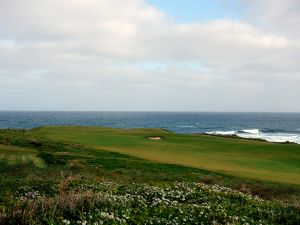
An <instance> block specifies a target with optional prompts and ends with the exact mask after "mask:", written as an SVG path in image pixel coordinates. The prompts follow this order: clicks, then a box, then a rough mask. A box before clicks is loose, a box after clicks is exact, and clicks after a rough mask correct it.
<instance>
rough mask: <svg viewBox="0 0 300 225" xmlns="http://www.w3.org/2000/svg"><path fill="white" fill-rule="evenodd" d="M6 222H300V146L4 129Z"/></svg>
mask: <svg viewBox="0 0 300 225" xmlns="http://www.w3.org/2000/svg"><path fill="white" fill-rule="evenodd" d="M0 175H1V177H0V224H259V223H260V224H298V222H299V221H300V208H299V207H300V204H299V202H300V145H297V144H293V143H285V144H283V143H282V144H279V143H269V142H266V141H261V140H248V139H247V140H246V139H241V138H237V137H235V136H233V137H220V136H212V135H205V134H176V133H172V132H169V131H167V130H164V129H159V128H149V129H118V128H109V127H79V126H61V127H60V126H51V127H39V128H34V129H31V130H23V129H0Z"/></svg>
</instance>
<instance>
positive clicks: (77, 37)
mask: <svg viewBox="0 0 300 225" xmlns="http://www.w3.org/2000/svg"><path fill="white" fill-rule="evenodd" d="M299 24H300V1H299V0H285V1H276V3H275V2H274V1H273V0H185V1H180V0H26V1H25V0H0V110H67V111H68V110H76V111H221V112H224V111H241V112H243V111H247V112H249V111H251V112H253V111H256V112H300V104H299V97H300V63H299V62H300V61H299V59H300V29H299Z"/></svg>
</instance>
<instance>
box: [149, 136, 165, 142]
mask: <svg viewBox="0 0 300 225" xmlns="http://www.w3.org/2000/svg"><path fill="white" fill-rule="evenodd" d="M148 139H150V140H154V141H159V140H161V139H162V138H161V137H148Z"/></svg>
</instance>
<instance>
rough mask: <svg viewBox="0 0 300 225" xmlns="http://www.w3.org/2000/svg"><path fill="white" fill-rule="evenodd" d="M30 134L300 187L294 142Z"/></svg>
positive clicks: (144, 132) (124, 133) (61, 131)
mask: <svg viewBox="0 0 300 225" xmlns="http://www.w3.org/2000/svg"><path fill="white" fill-rule="evenodd" d="M32 132H33V133H34V134H37V135H41V136H45V137H47V138H50V139H52V140H59V141H67V142H74V143H78V144H83V145H87V146H90V147H93V148H96V149H99V150H105V151H113V152H119V153H122V154H126V155H130V156H134V157H138V158H141V159H146V160H149V161H154V162H160V163H168V164H176V165H182V166H187V167H192V168H198V169H204V170H208V171H214V172H220V173H224V174H228V175H233V176H238V177H245V178H253V179H259V180H267V181H273V182H278V183H288V184H298V185H300V145H297V144H278V143H268V142H263V141H253V140H245V139H234V138H226V137H215V136H209V135H203V134H199V135H197V134H194V135H185V134H175V133H172V132H168V131H165V130H162V129H114V128H99V127H84V128H83V127H44V128H39V129H35V130H33V131H32ZM149 137H160V138H161V139H159V140H152V139H151V138H149Z"/></svg>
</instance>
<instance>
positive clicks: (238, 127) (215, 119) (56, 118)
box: [0, 111, 300, 144]
mask: <svg viewBox="0 0 300 225" xmlns="http://www.w3.org/2000/svg"><path fill="white" fill-rule="evenodd" d="M49 125H50V126H55V125H80V126H108V127H119V128H143V127H159V128H164V129H167V130H170V131H173V132H177V133H212V134H223V135H226V134H228V135H230V134H236V135H238V136H241V137H246V138H247V137H249V138H250V137H254V138H262V139H265V140H268V141H274V142H284V141H290V142H296V143H299V144H300V113H206V112H205V113H204V112H20V111H18V112H9V111H0V128H25V129H31V128H34V127H40V126H49Z"/></svg>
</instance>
